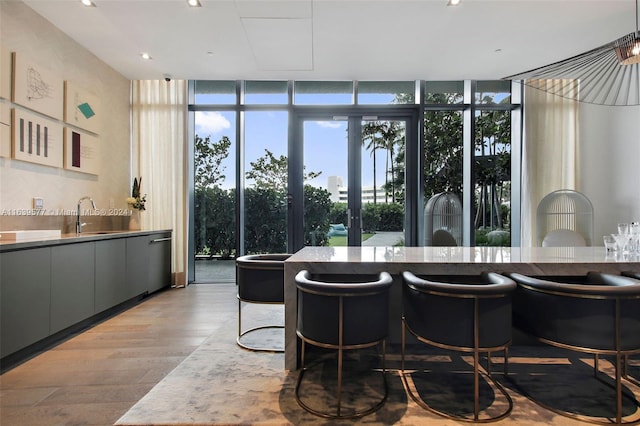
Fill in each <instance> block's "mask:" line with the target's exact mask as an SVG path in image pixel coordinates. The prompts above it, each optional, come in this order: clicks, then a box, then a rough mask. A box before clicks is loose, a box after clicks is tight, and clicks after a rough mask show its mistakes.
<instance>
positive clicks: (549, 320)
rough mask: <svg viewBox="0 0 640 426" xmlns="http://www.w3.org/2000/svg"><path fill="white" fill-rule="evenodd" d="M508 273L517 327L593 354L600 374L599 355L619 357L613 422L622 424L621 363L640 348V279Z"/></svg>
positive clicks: (562, 346) (556, 343)
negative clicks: (565, 280) (570, 278)
mask: <svg viewBox="0 0 640 426" xmlns="http://www.w3.org/2000/svg"><path fill="white" fill-rule="evenodd" d="M510 277H511V278H512V279H513V280H514V281H516V282H517V284H518V289H517V290H516V293H515V296H514V302H513V322H514V325H515V326H516V327H517V328H519V329H520V330H522V331H524V332H525V333H527V334H529V335H532V336H534V337H536V338H537V339H538V340H540V341H542V342H544V343H547V344H549V345H552V346H556V347H560V348H565V349H570V350H574V351H577V352H583V353H590V354H593V355H594V373H596V374H597V373H598V371H599V368H598V357H599V356H600V355H611V356H614V357H615V362H614V364H615V383H616V386H615V387H616V410H615V411H616V418H615V422H616V423H623V422H622V395H623V394H622V382H621V379H622V378H623V374H622V368H621V367H622V361H623V358H624V357H627V356H629V355H631V354H637V353H640V281H638V280H635V279H633V278H629V277H624V276H620V275H612V274H600V273H595V272H591V273H589V274H587V276H586V277H584V280H582V282H578V283H575V282H573V283H563V282H557V281H551V280H547V279H539V278H534V277H528V276H524V275H521V274H510ZM636 404H637V401H636ZM547 408H550V409H552V410H554V409H553V407H547ZM554 411H556V412H557V413H559V414H562V415H565V416H568V417H573V418H577V419H579V420H583V421H589V422H592V423H595V422H597V421H596V420H594V419H591V418H585V417H583V416H578V415H575V414H573V413H565V412H562V411H557V410H554ZM635 422H637V420H635V421H632V422H631V423H635ZM603 423H604V424H608V423H610V422H603Z"/></svg>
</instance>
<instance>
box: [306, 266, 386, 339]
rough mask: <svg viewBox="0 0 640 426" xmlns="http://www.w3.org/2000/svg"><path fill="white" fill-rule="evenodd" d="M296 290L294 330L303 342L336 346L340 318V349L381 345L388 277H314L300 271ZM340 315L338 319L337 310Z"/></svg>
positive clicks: (381, 274)
mask: <svg viewBox="0 0 640 426" xmlns="http://www.w3.org/2000/svg"><path fill="white" fill-rule="evenodd" d="M295 280H296V286H297V288H298V319H297V330H298V333H299V334H302V335H303V336H304V337H305V338H307V339H310V340H313V341H315V342H319V343H324V344H327V345H330V347H333V346H336V347H337V345H338V344H339V337H340V318H342V321H343V341H342V344H343V346H358V345H366V344H370V343H372V342H377V341H381V340H382V339H384V338H385V337H386V336H387V334H388V328H389V325H388V324H389V320H388V318H389V294H388V293H389V289H390V288H391V284H392V282H393V280H392V278H391V275H389V274H388V273H387V272H382V273H380V274H378V275H333V276H331V275H324V276H322V275H317V276H312V275H311V274H310V273H309V272H308V271H301V272H299V273H298V275H297V276H296V278H295ZM341 306H342V309H343V312H342V316H341V315H340V307H341Z"/></svg>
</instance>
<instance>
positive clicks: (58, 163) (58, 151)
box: [11, 108, 63, 167]
mask: <svg viewBox="0 0 640 426" xmlns="http://www.w3.org/2000/svg"><path fill="white" fill-rule="evenodd" d="M12 116H13V120H12V142H13V143H12V146H11V157H12V158H13V159H15V160H21V161H28V162H30V163H37V164H42V165H45V166H52V167H62V164H63V163H62V154H63V146H62V126H61V125H60V124H58V123H56V122H55V121H53V120H50V119H48V118H43V117H41V116H39V115H37V114H34V113H32V112H28V111H23V110H21V109H17V108H14V109H13V113H12Z"/></svg>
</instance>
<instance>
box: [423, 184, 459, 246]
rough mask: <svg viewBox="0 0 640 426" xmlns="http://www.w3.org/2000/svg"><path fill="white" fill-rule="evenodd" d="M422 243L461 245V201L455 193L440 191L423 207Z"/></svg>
mask: <svg viewBox="0 0 640 426" xmlns="http://www.w3.org/2000/svg"><path fill="white" fill-rule="evenodd" d="M424 245H425V246H460V245H462V203H460V199H459V198H458V196H457V195H456V194H453V193H451V192H441V193H439V194H436V195H434V196H433V197H431V198H430V199H429V201H427V205H426V206H425V208H424Z"/></svg>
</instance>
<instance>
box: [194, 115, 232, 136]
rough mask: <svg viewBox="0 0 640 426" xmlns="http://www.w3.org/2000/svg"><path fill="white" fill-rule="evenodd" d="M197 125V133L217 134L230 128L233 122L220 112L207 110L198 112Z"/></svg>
mask: <svg viewBox="0 0 640 426" xmlns="http://www.w3.org/2000/svg"><path fill="white" fill-rule="evenodd" d="M196 127H197V133H202V134H205V135H206V134H209V135H215V134H217V133H220V132H222V131H223V130H226V129H229V128H230V127H231V123H230V122H229V120H227V119H226V118H225V117H224V116H223V115H222V114H220V113H219V112H215V111H206V112H200V113H199V114H198V116H197V120H196Z"/></svg>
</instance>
